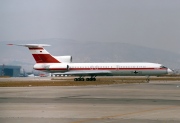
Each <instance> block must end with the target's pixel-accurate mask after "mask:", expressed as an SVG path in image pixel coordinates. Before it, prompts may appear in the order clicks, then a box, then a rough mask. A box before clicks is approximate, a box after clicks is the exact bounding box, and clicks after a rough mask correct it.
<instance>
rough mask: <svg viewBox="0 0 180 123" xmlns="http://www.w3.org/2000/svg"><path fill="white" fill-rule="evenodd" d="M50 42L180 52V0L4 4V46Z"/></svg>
mask: <svg viewBox="0 0 180 123" xmlns="http://www.w3.org/2000/svg"><path fill="white" fill-rule="evenodd" d="M46 38H64V39H73V40H77V41H84V42H89V41H99V42H126V43H130V44H137V45H142V46H147V47H154V48H158V49H166V50H168V51H173V52H178V53H180V0H0V41H7V42H9V41H14V40H36V39H46Z"/></svg>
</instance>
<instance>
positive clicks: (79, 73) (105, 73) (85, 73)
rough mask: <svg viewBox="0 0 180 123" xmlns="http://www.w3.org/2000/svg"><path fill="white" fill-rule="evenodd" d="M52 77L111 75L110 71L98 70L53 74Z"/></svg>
mask: <svg viewBox="0 0 180 123" xmlns="http://www.w3.org/2000/svg"><path fill="white" fill-rule="evenodd" d="M53 74H54V75H56V74H58V75H59V74H61V75H79V76H92V75H96V76H97V75H101V76H105V75H111V74H112V73H111V71H104V70H103V71H100V70H97V71H96V70H92V71H71V72H64V73H53Z"/></svg>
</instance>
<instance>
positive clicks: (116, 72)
mask: <svg viewBox="0 0 180 123" xmlns="http://www.w3.org/2000/svg"><path fill="white" fill-rule="evenodd" d="M8 45H16V46H24V47H27V48H29V50H30V51H31V53H32V56H33V57H34V59H35V61H36V64H35V65H34V67H33V68H34V69H35V70H40V71H44V72H49V73H51V74H53V75H59V74H61V75H75V76H79V77H78V78H74V81H85V80H86V81H96V76H147V77H149V76H159V75H165V74H168V73H172V70H171V69H169V68H167V67H165V66H163V65H162V64H158V63H149V62H127V63H126V62H124V63H73V62H72V56H53V55H51V54H50V53H49V52H48V51H47V50H45V48H44V47H46V46H50V45H48V44H8ZM85 76H90V78H86V79H85V78H84V77H85ZM147 81H149V79H147Z"/></svg>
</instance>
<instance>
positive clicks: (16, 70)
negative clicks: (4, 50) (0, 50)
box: [0, 65, 21, 77]
mask: <svg viewBox="0 0 180 123" xmlns="http://www.w3.org/2000/svg"><path fill="white" fill-rule="evenodd" d="M20 70H21V66H13V65H0V76H10V77H19V76H20Z"/></svg>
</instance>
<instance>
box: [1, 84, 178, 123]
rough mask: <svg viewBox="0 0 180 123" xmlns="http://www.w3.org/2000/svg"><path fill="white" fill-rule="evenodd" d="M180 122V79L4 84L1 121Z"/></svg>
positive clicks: (40, 122) (58, 122)
mask: <svg viewBox="0 0 180 123" xmlns="http://www.w3.org/2000/svg"><path fill="white" fill-rule="evenodd" d="M32 122H35V123H179V122H180V82H179V81H167V82H158V81H156V82H150V83H141V84H119V85H98V86H70V87H67V86H59V87H52V86H50V87H1V88H0V123H32Z"/></svg>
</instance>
